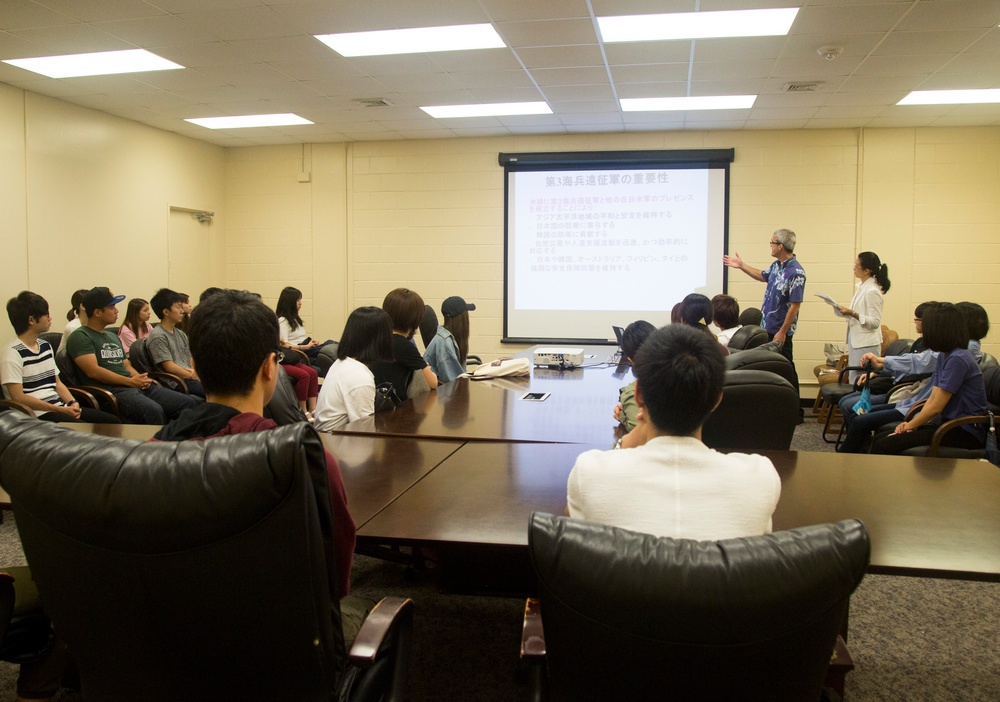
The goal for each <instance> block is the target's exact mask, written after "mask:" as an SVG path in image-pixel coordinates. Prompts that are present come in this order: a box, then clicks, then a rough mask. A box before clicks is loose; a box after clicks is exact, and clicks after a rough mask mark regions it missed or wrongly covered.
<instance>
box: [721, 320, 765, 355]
mask: <svg viewBox="0 0 1000 702" xmlns="http://www.w3.org/2000/svg"><path fill="white" fill-rule="evenodd" d="M767 342H768V336H767V332H766V331H764V328H763V327H758V326H757V325H756V324H748V325H747V326H745V327H741V328H740V329H738V330H737V331H736V333H735V334H733V337H732V338H731V339H730V340H729V349H730V350H731V351H743V350H746V349H754V348H757V347H758V346H760V345H762V344H766V343H767Z"/></svg>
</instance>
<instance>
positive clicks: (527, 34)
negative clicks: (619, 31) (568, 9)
mask: <svg viewBox="0 0 1000 702" xmlns="http://www.w3.org/2000/svg"><path fill="white" fill-rule="evenodd" d="M496 29H497V31H498V32H500V36H501V37H502V38H503V39H504V41H505V42H506V44H507V46H512V47H522V46H567V45H571V44H593V43H594V42H596V41H597V35H596V34H595V32H594V24H593V23H592V22H591V21H590V20H589V19H566V20H563V19H553V20H544V21H539V22H501V23H499V24H498V25H497V26H496ZM553 40H555V41H553Z"/></svg>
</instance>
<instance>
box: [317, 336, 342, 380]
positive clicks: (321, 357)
mask: <svg viewBox="0 0 1000 702" xmlns="http://www.w3.org/2000/svg"><path fill="white" fill-rule="evenodd" d="M339 346H340V343H339V342H337V341H331V342H330V343H329V344H327V345H326V346H324V347H323V348H321V349H320V350H319V353H317V354H316V365H317V366H318V368H317V370H318V371H319V375H320V377H322V378H325V377H326V374H327V372H328V371H329V370H330V366H332V365H333V364H334V362H335V361H336V360H337V348H338V347H339Z"/></svg>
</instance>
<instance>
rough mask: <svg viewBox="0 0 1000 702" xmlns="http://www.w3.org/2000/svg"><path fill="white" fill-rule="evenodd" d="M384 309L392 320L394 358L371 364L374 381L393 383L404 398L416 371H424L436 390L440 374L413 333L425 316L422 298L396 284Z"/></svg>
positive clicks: (385, 301)
mask: <svg viewBox="0 0 1000 702" xmlns="http://www.w3.org/2000/svg"><path fill="white" fill-rule="evenodd" d="M382 309H383V310H385V313H386V314H388V315H389V319H390V321H391V322H392V362H390V363H376V364H374V365H373V366H372V372H373V373H374V374H375V383H376V384H377V385H379V384H381V383H384V382H390V383H392V386H393V388H395V390H396V392H397V393H398V395H399V397H400V398H401V399H402V398H405V397H406V391H407V388H408V387H409V385H410V381H411V380H412V378H413V375H414V374H415V373H421V374H423V376H424V380H426V381H427V387H428V388H430V389H431V390H433V389H434V388H436V387H437V382H438V380H437V376H436V375H434V371H432V370H431V368H430V366H429V365H427V361H425V360H424V357H423V356H421V355H420V352H419V351H418V350H417V346H416V344H414V343H413V335H414V333H416V331H417V328H418V327H419V326H420V322H421V320H422V319H423V316H424V301H423V298H421V297H420V295H418V294H417V293H415V292H413V291H412V290H407V289H406V288H396V289H395V290H390V291H389V294H388V295H386V296H385V299H384V300H383V301H382Z"/></svg>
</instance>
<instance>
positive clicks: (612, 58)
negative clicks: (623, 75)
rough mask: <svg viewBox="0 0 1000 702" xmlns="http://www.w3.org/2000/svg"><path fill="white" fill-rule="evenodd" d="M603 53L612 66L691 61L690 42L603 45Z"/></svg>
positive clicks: (644, 42)
mask: <svg viewBox="0 0 1000 702" xmlns="http://www.w3.org/2000/svg"><path fill="white" fill-rule="evenodd" d="M604 53H605V55H606V56H607V57H608V63H609V64H611V65H612V66H629V65H632V64H641V63H678V62H686V61H690V60H691V42H690V41H643V42H636V43H634V44H605V45H604Z"/></svg>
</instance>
